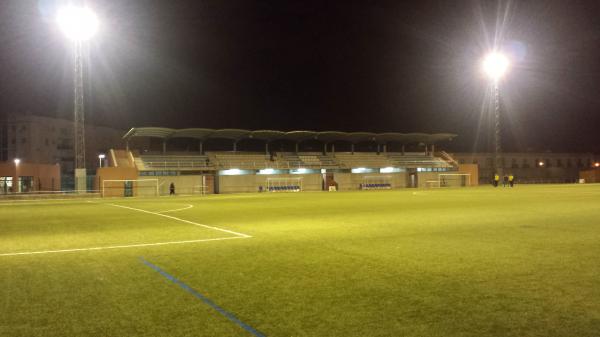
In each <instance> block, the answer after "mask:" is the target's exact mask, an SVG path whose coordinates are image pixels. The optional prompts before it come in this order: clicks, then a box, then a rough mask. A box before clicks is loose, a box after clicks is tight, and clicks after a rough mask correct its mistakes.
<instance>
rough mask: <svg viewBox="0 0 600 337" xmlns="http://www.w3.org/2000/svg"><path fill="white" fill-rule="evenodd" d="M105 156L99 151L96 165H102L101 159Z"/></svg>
mask: <svg viewBox="0 0 600 337" xmlns="http://www.w3.org/2000/svg"><path fill="white" fill-rule="evenodd" d="M104 158H106V155H105V154H104V153H101V154H99V155H98V166H99V167H102V159H104Z"/></svg>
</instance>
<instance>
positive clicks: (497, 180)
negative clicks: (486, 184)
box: [494, 173, 500, 187]
mask: <svg viewBox="0 0 600 337" xmlns="http://www.w3.org/2000/svg"><path fill="white" fill-rule="evenodd" d="M499 181H500V176H499V175H498V173H496V174H494V187H498V182H499Z"/></svg>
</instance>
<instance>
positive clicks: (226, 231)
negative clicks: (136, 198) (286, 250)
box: [107, 204, 252, 238]
mask: <svg viewBox="0 0 600 337" xmlns="http://www.w3.org/2000/svg"><path fill="white" fill-rule="evenodd" d="M107 205H110V206H113V207H120V208H125V209H129V210H132V211H137V212H142V213H147V214H153V215H158V216H162V217H165V218H169V219H172V220H177V221H181V222H185V223H187V224H190V225H194V226H198V227H204V228H208V229H214V230H216V231H220V232H224V233H229V234H233V235H237V236H239V237H243V238H251V237H252V236H251V235H248V234H244V233H239V232H234V231H230V230H229V229H224V228H219V227H215V226H209V225H203V224H201V223H197V222H193V221H190V220H185V219H181V218H178V217H174V216H172V215H166V214H162V213H157V212H151V211H147V210H145V209H141V208H134V207H129V206H123V205H117V204H107Z"/></svg>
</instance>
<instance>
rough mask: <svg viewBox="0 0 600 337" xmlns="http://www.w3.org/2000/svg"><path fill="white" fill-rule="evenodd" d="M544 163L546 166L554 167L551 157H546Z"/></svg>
mask: <svg viewBox="0 0 600 337" xmlns="http://www.w3.org/2000/svg"><path fill="white" fill-rule="evenodd" d="M544 164H545V165H544V166H546V167H552V162H551V161H550V159H549V158H546V160H545V161H544Z"/></svg>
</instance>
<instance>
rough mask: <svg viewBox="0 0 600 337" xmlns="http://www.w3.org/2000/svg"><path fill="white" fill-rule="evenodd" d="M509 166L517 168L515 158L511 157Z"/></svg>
mask: <svg viewBox="0 0 600 337" xmlns="http://www.w3.org/2000/svg"><path fill="white" fill-rule="evenodd" d="M510 167H512V168H519V164H517V160H516V159H515V158H513V159H512V163H511V165H510Z"/></svg>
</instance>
